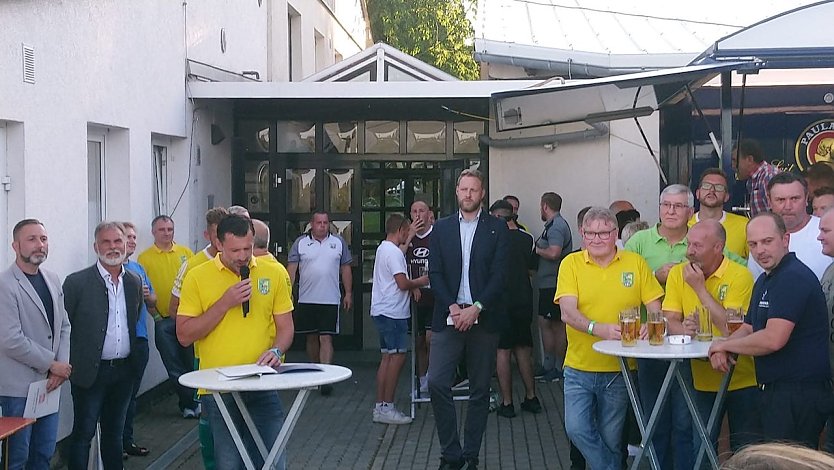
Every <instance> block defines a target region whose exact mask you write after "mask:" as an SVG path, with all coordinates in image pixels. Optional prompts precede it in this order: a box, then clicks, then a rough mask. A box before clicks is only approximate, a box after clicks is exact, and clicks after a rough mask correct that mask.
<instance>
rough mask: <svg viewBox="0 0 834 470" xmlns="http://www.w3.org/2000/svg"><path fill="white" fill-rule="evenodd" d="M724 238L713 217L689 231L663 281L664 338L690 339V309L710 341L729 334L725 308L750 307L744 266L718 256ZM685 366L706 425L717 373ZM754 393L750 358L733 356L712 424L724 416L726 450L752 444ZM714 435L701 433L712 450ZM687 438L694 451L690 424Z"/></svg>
mask: <svg viewBox="0 0 834 470" xmlns="http://www.w3.org/2000/svg"><path fill="white" fill-rule="evenodd" d="M716 184H718V183H716ZM702 189H703V186H702ZM726 237H727V235H726V232H725V230H724V227H723V226H722V224H721V223H719V222H718V221H717V220H714V219H706V220H702V221H700V222H698V223H696V224H695V225H693V226H692V227H691V228H690V229H689V233H688V234H687V238H688V244H687V249H686V258H687V261H686V262H683V263H681V264H679V265H677V266H675V267H674V268H672V270H671V271H669V279H668V280H667V281H666V297H665V298H664V299H663V314H664V315H665V316H666V318H667V319H668V321H669V334H688V335H690V336H694V335H695V329H696V325H697V323H696V321H695V320H694V319H692V318H691V316H690V314H691V313H692V311H693V310H694V309H695V308H696V307H701V306H703V307H705V308H706V313H707V314H708V315H709V316H710V320H711V321H712V334H713V337H726V336H729V334H730V332H729V331H728V325H727V310H729V309H736V310H738V309H743V308H747V305H748V304H749V303H750V293H751V291H752V290H753V277H752V276H751V275H750V272H749V271H748V270H747V269H745V268H744V266H742V265H740V264H738V263H734V262H732V261H730V259H729V258H726V257H725V256H724V255H723V250H724V243H725V240H726ZM690 364H691V367H692V378H693V381H694V384H695V403H696V405H697V407H698V413H699V414H700V416H701V419H702V420H703V422H704V425H706V424H707V419H709V414H710V412H711V411H712V406H713V403H714V402H715V397H716V394H717V392H718V388H719V386H720V384H721V379H722V374H720V373H718V372H716V371H714V370H713V369H712V367H710V365H709V364H708V363H706V362H704V361H691V362H690ZM758 392H759V391H758V390H757V389H756V371H755V369H754V367H753V359H752V358H751V357H750V356H739V357H738V359H737V360H736V369H735V373H734V374H733V377H732V380H731V381H730V387H729V393H728V394H727V396H726V402H725V403H724V408H722V410H721V414H720V415H719V416H718V420H717V423H721V422H722V421H723V414H724V413H725V412H726V413H727V414H728V416H729V423H730V447H731V448H732V450H733V451H734V452H735V451H736V450H738V449H740V448H741V447H743V446H746V445H749V444H752V443H754V442H755V439H756V437H757V436H758V434H759V432H760V431H759V424H758V423H759V420H758V415H757V413H758V409H757V408H756V406H755V404H756V400H757V398H758ZM718 431H719V427H718V426H716V427H715V428H714V429H712V430H707V432H708V433H710V434H709V435H710V438H711V440H712V442H713V445H714V446H716V449H717V445H718ZM693 435H694V437H693V450H694V452H696V453H697V452H698V449H699V448H700V446H701V440H700V438H699V437H698V435H697V434H696V433H695V429H694V426H693ZM696 456H697V454H696Z"/></svg>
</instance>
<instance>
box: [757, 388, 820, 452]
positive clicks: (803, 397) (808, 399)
mask: <svg viewBox="0 0 834 470" xmlns="http://www.w3.org/2000/svg"><path fill="white" fill-rule="evenodd" d="M831 401H832V396H831V386H830V385H829V384H828V383H823V382H818V383H817V382H813V383H808V382H802V383H799V382H790V383H776V384H766V385H764V390H763V391H762V392H761V401H760V404H761V411H760V413H759V416H761V420H762V434H763V435H764V439H765V440H766V441H793V442H796V443H799V444H802V445H804V446H806V447H810V448H812V449H816V448H817V445H818V444H819V436H820V433H821V432H822V428H823V427H824V426H825V420H826V418H828V415H829V414H830V413H831V409H830V407H831Z"/></svg>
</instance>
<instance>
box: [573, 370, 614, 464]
mask: <svg viewBox="0 0 834 470" xmlns="http://www.w3.org/2000/svg"><path fill="white" fill-rule="evenodd" d="M564 388H565V430H566V431H567V434H568V437H569V438H570V440H571V442H573V443H574V445H576V447H577V448H578V449H579V451H580V452H582V455H583V456H584V457H585V460H586V461H587V464H588V466H589V467H590V468H592V469H594V470H609V469H619V468H620V463H621V461H622V434H623V426H624V425H625V419H626V412H627V411H628V407H629V406H630V405H629V402H628V392H627V391H626V386H625V380H624V379H623V375H622V374H621V373H620V372H583V371H581V370H576V369H572V368H570V367H565V369H564Z"/></svg>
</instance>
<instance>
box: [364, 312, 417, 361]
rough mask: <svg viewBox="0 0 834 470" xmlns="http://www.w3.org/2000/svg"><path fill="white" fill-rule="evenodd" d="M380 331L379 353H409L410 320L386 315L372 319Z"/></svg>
mask: <svg viewBox="0 0 834 470" xmlns="http://www.w3.org/2000/svg"><path fill="white" fill-rule="evenodd" d="M371 318H372V319H373V321H374V325H376V329H377V331H379V351H380V352H381V353H382V354H397V353H406V352H408V320H407V319H405V318H391V317H386V316H385V315H374V316H372V317H371Z"/></svg>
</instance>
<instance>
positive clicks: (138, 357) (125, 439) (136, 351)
mask: <svg viewBox="0 0 834 470" xmlns="http://www.w3.org/2000/svg"><path fill="white" fill-rule="evenodd" d="M149 353H150V351H149V347H148V338H136V342H135V343H134V344H133V349H132V351H131V353H130V360H131V367H130V372H131V378H132V379H133V392H132V393H131V395H130V403H128V405H127V416H125V430H124V432H123V433H122V443H123V444H124V446H123V447H124V448H128V447H130V445H131V444H134V441H133V418H134V417H135V416H136V394H137V393H139V385H141V384H142V376H144V375H145V367H146V366H147V365H148V356H149Z"/></svg>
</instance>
